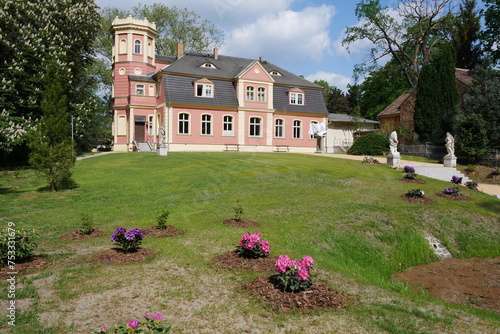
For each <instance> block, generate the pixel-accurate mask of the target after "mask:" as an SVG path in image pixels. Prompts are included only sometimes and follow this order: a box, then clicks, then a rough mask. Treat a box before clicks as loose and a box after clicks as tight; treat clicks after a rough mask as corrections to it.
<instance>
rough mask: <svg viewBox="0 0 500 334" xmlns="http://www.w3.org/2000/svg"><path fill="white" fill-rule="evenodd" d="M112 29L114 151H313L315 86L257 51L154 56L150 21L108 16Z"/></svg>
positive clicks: (324, 117)
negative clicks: (258, 55)
mask: <svg viewBox="0 0 500 334" xmlns="http://www.w3.org/2000/svg"><path fill="white" fill-rule="evenodd" d="M111 32H112V34H113V36H114V45H113V50H112V57H113V58H112V69H113V87H112V97H113V110H114V121H113V137H114V148H113V149H114V151H121V152H130V151H134V150H136V149H138V148H139V149H141V150H148V148H149V149H152V150H154V149H155V148H156V147H157V146H158V145H159V144H161V141H162V142H164V143H165V144H166V145H167V146H168V150H169V151H222V150H229V149H231V150H232V149H235V150H240V151H261V152H271V151H275V150H279V149H280V148H282V147H286V149H287V151H290V152H315V151H317V149H318V148H320V149H322V147H323V146H324V145H323V143H322V141H324V139H323V138H321V139H319V140H317V139H316V138H315V136H314V135H311V134H310V129H311V123H318V124H321V123H323V124H327V122H328V111H327V109H326V107H325V103H324V100H323V94H322V87H321V86H319V85H316V84H314V83H311V82H309V81H307V80H305V79H303V78H301V77H299V76H297V75H294V74H292V73H290V72H288V71H286V70H284V69H282V68H280V67H278V66H276V65H274V64H272V63H270V62H267V61H265V60H264V59H263V58H260V59H258V60H253V59H246V58H239V57H230V56H224V55H219V54H218V50H217V49H214V52H213V53H211V54H202V53H184V51H183V46H182V44H180V43H179V45H178V51H177V55H175V56H158V55H155V38H156V36H157V31H156V26H155V24H154V23H152V22H149V21H148V20H147V19H144V20H139V19H134V18H132V17H130V16H129V17H128V18H125V19H118V18H117V19H115V20H114V21H113V24H112V28H111Z"/></svg>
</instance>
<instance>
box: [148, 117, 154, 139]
mask: <svg viewBox="0 0 500 334" xmlns="http://www.w3.org/2000/svg"><path fill="white" fill-rule="evenodd" d="M153 121H154V116H153V115H149V116H148V136H154V127H153V126H154V124H153Z"/></svg>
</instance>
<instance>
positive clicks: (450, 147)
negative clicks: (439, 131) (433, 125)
mask: <svg viewBox="0 0 500 334" xmlns="http://www.w3.org/2000/svg"><path fill="white" fill-rule="evenodd" d="M444 141H445V146H446V150H447V151H448V155H449V156H453V155H455V138H453V136H452V135H451V133H449V132H446V139H445V140H444Z"/></svg>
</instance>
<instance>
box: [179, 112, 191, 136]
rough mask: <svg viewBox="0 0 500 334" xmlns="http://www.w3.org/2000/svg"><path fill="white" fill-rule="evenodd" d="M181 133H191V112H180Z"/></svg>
mask: <svg viewBox="0 0 500 334" xmlns="http://www.w3.org/2000/svg"><path fill="white" fill-rule="evenodd" d="M179 134H180V135H188V134H189V114H185V113H182V114H179Z"/></svg>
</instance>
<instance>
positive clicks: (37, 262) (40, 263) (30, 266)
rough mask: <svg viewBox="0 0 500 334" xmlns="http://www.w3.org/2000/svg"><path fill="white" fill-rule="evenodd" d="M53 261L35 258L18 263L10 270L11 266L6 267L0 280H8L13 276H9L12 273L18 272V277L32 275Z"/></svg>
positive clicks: (0, 275)
mask: <svg viewBox="0 0 500 334" xmlns="http://www.w3.org/2000/svg"><path fill="white" fill-rule="evenodd" d="M50 262H51V261H49V260H47V259H46V258H43V257H41V256H34V257H32V258H31V259H30V260H29V261H26V262H22V263H16V265H15V267H14V268H13V269H12V268H9V266H8V265H7V266H5V267H3V268H2V269H1V270H0V279H6V278H9V277H10V276H12V275H13V274H9V273H12V272H16V273H17V276H19V275H23V274H27V273H30V272H32V271H35V270H38V269H40V268H42V267H45V266H46V265H48V264H49V263H50Z"/></svg>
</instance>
